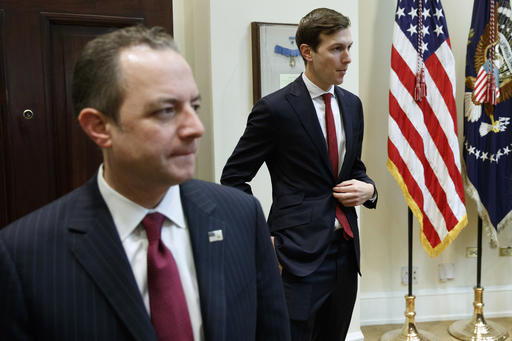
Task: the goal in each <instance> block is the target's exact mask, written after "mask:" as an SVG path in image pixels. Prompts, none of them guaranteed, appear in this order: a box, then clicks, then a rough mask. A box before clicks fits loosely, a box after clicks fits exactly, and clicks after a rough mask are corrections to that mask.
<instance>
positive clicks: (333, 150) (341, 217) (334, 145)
mask: <svg viewBox="0 0 512 341" xmlns="http://www.w3.org/2000/svg"><path fill="white" fill-rule="evenodd" d="M322 97H323V98H324V103H325V127H326V130H327V147H328V148H329V159H331V166H332V170H333V173H334V179H335V180H336V179H337V178H338V139H337V138H336V126H335V125H334V115H333V114H332V108H331V94H330V93H326V94H323V95H322ZM336 218H337V219H338V221H339V222H340V224H341V227H343V231H344V232H345V236H346V237H347V236H348V237H350V238H354V233H352V229H351V228H350V224H349V222H348V219H347V216H346V215H345V212H343V210H342V209H341V207H340V204H339V203H337V205H336Z"/></svg>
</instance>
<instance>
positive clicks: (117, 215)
mask: <svg viewBox="0 0 512 341" xmlns="http://www.w3.org/2000/svg"><path fill="white" fill-rule="evenodd" d="M97 178H98V187H99V190H100V193H101V195H102V196H103V199H104V200H105V203H106V204H107V207H108V209H109V211H110V214H111V215H112V219H113V220H114V224H115V225H116V228H117V231H118V232H119V236H120V238H121V241H124V240H125V239H126V238H127V237H128V236H129V235H130V233H132V232H133V230H134V229H135V228H136V227H137V226H138V225H139V224H140V222H141V221H142V219H144V217H145V216H146V214H148V213H151V212H159V213H161V214H163V215H165V216H166V217H167V219H169V220H171V221H172V222H173V223H174V224H176V226H178V227H180V228H186V225H185V217H184V215H183V209H182V205H181V196H180V190H179V185H176V186H171V187H169V189H168V190H167V193H165V195H164V197H163V198H162V200H161V201H160V203H159V204H158V205H157V206H156V207H155V208H153V209H147V208H145V207H143V206H140V205H139V204H137V203H135V202H133V201H131V200H130V199H128V198H126V197H124V196H123V195H122V194H120V193H119V192H117V191H116V190H115V189H113V188H112V187H111V186H110V185H109V184H108V183H107V182H106V181H105V178H104V177H103V164H101V165H100V167H99V169H98V176H97Z"/></svg>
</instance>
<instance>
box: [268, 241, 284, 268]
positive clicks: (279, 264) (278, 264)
mask: <svg viewBox="0 0 512 341" xmlns="http://www.w3.org/2000/svg"><path fill="white" fill-rule="evenodd" d="M270 240H271V241H272V246H273V247H274V252H275V251H276V246H275V245H274V237H273V236H270ZM276 261H277V266H279V273H283V267H282V266H281V263H279V260H278V259H277V254H276Z"/></svg>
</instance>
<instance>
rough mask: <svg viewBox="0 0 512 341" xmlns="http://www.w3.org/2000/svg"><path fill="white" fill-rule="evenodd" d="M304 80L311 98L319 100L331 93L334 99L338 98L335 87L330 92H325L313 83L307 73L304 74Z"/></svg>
mask: <svg viewBox="0 0 512 341" xmlns="http://www.w3.org/2000/svg"><path fill="white" fill-rule="evenodd" d="M302 80H303V81H304V84H305V85H306V88H307V89H308V92H309V95H310V96H311V98H317V97H320V96H322V95H323V94H326V93H330V94H331V95H332V97H333V98H336V94H335V93H334V85H331V87H330V88H329V90H327V91H325V90H323V89H321V88H319V87H318V85H316V84H315V83H313V82H312V81H311V80H310V79H309V78H308V76H306V73H305V72H303V73H302Z"/></svg>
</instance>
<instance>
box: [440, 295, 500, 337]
mask: <svg viewBox="0 0 512 341" xmlns="http://www.w3.org/2000/svg"><path fill="white" fill-rule="evenodd" d="M473 289H474V291H475V300H474V302H473V307H474V313H473V318H472V319H471V320H461V321H456V322H454V323H452V324H451V325H450V327H448V333H450V335H451V336H453V337H454V338H456V339H457V340H464V341H466V340H467V341H504V340H506V339H507V338H508V332H507V329H506V328H504V327H502V326H501V325H499V324H498V323H496V322H492V321H485V319H484V311H483V310H484V309H483V308H484V303H483V292H484V289H483V288H477V287H475V288H473Z"/></svg>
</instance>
